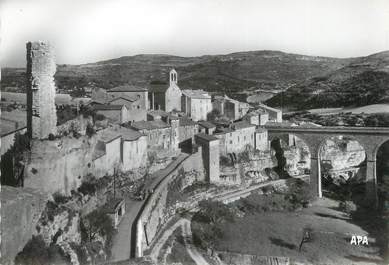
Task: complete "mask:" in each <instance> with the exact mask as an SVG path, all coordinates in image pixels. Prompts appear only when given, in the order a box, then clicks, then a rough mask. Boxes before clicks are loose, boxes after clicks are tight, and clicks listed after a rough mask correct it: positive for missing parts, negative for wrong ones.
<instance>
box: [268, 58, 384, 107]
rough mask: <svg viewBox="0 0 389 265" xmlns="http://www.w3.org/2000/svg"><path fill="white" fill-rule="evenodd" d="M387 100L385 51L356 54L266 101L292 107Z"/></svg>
mask: <svg viewBox="0 0 389 265" xmlns="http://www.w3.org/2000/svg"><path fill="white" fill-rule="evenodd" d="M388 102H389V52H388V51H387V52H382V53H377V54H373V55H370V56H367V57H361V58H356V59H354V60H353V61H351V62H350V63H349V64H348V65H346V66H344V67H342V68H340V69H337V70H335V71H333V72H331V73H328V74H326V75H321V76H316V77H313V78H309V79H307V80H306V81H304V82H301V83H299V84H296V85H294V86H292V87H290V88H289V89H288V90H286V91H285V92H282V93H279V94H277V95H276V96H274V97H272V98H271V99H269V100H267V101H266V103H267V104H269V105H271V106H283V107H286V108H287V109H295V110H302V109H310V108H322V107H350V106H356V107H358V106H365V105H369V104H377V103H388Z"/></svg>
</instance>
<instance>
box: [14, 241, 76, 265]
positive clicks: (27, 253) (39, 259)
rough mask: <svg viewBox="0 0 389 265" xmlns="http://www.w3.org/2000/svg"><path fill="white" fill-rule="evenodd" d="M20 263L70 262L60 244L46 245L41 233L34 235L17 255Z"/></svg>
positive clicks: (23, 264) (17, 261) (34, 264)
mask: <svg viewBox="0 0 389 265" xmlns="http://www.w3.org/2000/svg"><path fill="white" fill-rule="evenodd" d="M15 264H18V265H38V264H39V265H44V264H70V261H69V260H68V258H65V257H64V254H63V252H62V250H61V249H60V247H59V246H57V245H50V246H46V243H45V242H44V240H43V237H42V236H41V235H39V236H32V239H31V240H30V241H28V242H27V244H26V245H25V246H24V248H23V250H22V251H21V252H19V253H18V255H17V256H16V257H15Z"/></svg>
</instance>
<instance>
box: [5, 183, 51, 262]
mask: <svg viewBox="0 0 389 265" xmlns="http://www.w3.org/2000/svg"><path fill="white" fill-rule="evenodd" d="M46 201H47V197H46V196H45V195H43V194H42V193H40V192H37V191H36V190H33V189H28V188H23V189H22V188H14V187H9V186H1V258H0V264H3V265H7V264H13V261H14V258H15V256H16V254H17V253H19V252H20V251H21V250H22V249H23V247H24V245H25V244H26V243H27V242H28V240H30V238H31V237H32V235H33V234H34V233H35V229H36V228H35V227H36V224H37V223H38V220H39V218H40V216H41V214H42V212H43V211H44V209H45V207H46Z"/></svg>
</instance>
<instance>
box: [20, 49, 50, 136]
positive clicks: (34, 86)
mask: <svg viewBox="0 0 389 265" xmlns="http://www.w3.org/2000/svg"><path fill="white" fill-rule="evenodd" d="M26 46H27V132H28V135H29V136H30V137H31V138H34V139H45V138H47V137H48V136H49V134H54V135H55V134H56V129H57V114H56V109H55V83H54V74H55V71H56V65H55V60H54V52H53V49H52V47H51V46H50V45H49V44H48V43H45V42H28V43H27V45H26Z"/></svg>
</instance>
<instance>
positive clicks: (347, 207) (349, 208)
mask: <svg viewBox="0 0 389 265" xmlns="http://www.w3.org/2000/svg"><path fill="white" fill-rule="evenodd" d="M339 210H341V211H342V212H345V213H348V214H351V213H353V212H355V211H356V210H357V206H356V205H355V203H353V202H352V201H342V202H339Z"/></svg>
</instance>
